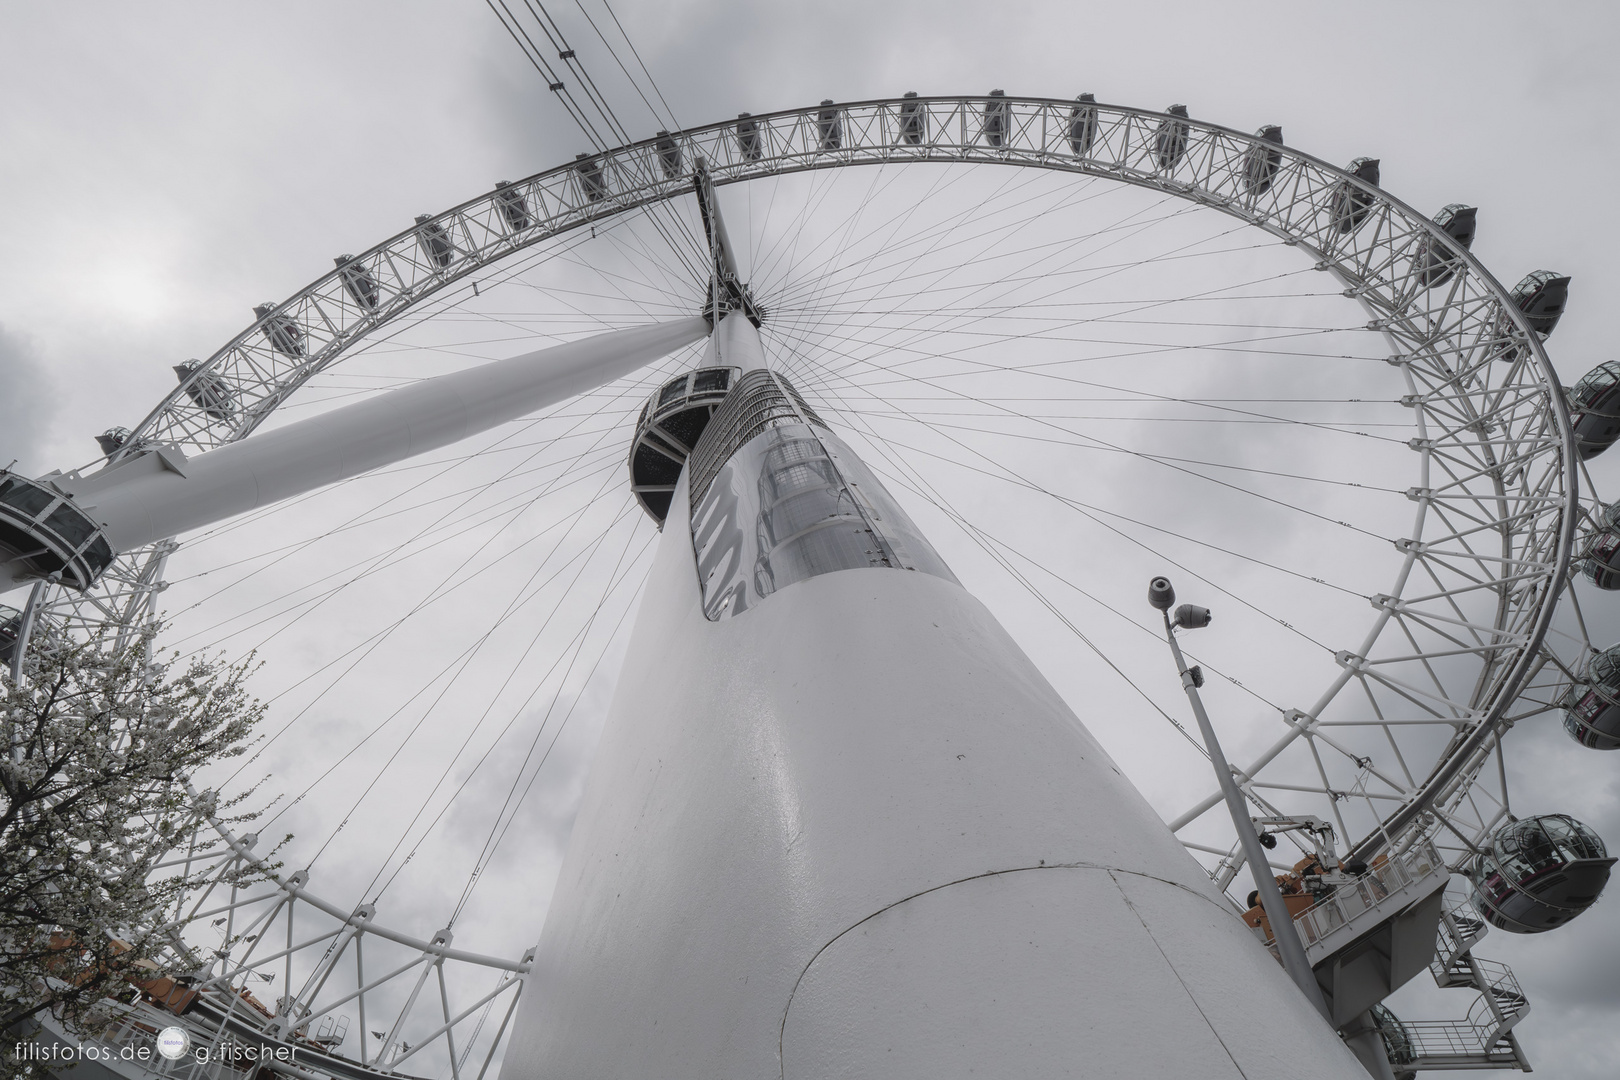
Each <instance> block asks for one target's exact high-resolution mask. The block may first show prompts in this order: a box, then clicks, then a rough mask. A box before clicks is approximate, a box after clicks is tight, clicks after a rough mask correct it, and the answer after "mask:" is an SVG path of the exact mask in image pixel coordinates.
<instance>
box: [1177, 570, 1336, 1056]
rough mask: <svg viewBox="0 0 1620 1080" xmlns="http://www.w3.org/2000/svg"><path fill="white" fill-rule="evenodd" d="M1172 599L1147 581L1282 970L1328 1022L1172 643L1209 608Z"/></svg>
mask: <svg viewBox="0 0 1620 1080" xmlns="http://www.w3.org/2000/svg"><path fill="white" fill-rule="evenodd" d="M1175 602H1176V591H1175V589H1173V588H1171V587H1170V579H1169V578H1167V577H1156V578H1154V579H1153V580H1152V581H1150V582H1149V583H1148V603H1150V604H1152V605H1153V606H1154V607H1156V608H1158V609H1159V611H1160V612H1161V613H1162V614H1163V615H1164V636H1165V639H1166V640H1167V641H1169V642H1170V652H1171V653H1172V654H1173V655H1174V656H1175V658H1176V670H1178V671H1179V672H1181V685H1182V688H1183V689H1185V690H1186V691H1187V700H1188V701H1190V702H1191V703H1192V710H1193V715H1194V716H1195V717H1197V718H1198V730H1199V731H1201V732H1202V733H1203V736H1204V748H1205V749H1206V750H1208V751H1209V763H1210V764H1211V765H1212V766H1214V769H1215V778H1216V779H1217V780H1219V781H1220V785H1221V794H1223V795H1224V796H1225V797H1226V808H1227V810H1229V811H1230V812H1231V814H1232V826H1233V827H1234V828H1235V829H1236V830H1237V835H1238V842H1239V843H1241V844H1242V845H1243V855H1244V857H1245V858H1246V859H1247V860H1248V862H1249V871H1250V873H1252V874H1253V875H1254V887H1255V890H1256V891H1257V892H1258V893H1259V894H1260V905H1261V907H1263V908H1264V909H1265V912H1266V918H1267V919H1269V920H1270V921H1271V936H1272V939H1273V940H1275V941H1276V943H1277V952H1278V954H1279V955H1280V956H1281V957H1282V963H1283V968H1284V969H1285V970H1286V971H1287V972H1288V975H1289V978H1291V979H1293V980H1294V985H1296V986H1298V987H1299V991H1300V993H1302V994H1304V995H1305V998H1306V1000H1307V1001H1309V1002H1310V1003H1311V1004H1312V1005H1315V1006H1316V1009H1317V1011H1318V1012H1320V1013H1321V1014H1322V1018H1323V1019H1324V1020H1327V1021H1328V1023H1329V1024H1330V1025H1331V1024H1332V1022H1333V1018H1332V1016H1331V1014H1330V1013H1329V1012H1328V1007H1327V1002H1326V1001H1325V1000H1323V998H1322V988H1321V987H1320V986H1318V985H1317V982H1316V976H1315V975H1313V974H1311V965H1310V961H1308V960H1306V959H1305V946H1304V945H1302V944H1301V943H1300V940H1299V929H1298V928H1297V927H1295V925H1294V920H1293V917H1292V916H1290V915H1289V914H1288V907H1287V905H1286V904H1284V903H1283V897H1282V890H1280V889H1278V888H1277V879H1276V878H1274V877H1272V876H1271V868H1270V866H1269V864H1267V862H1266V853H1265V849H1264V848H1263V847H1261V846H1260V835H1259V833H1257V832H1256V831H1255V828H1254V823H1253V822H1252V821H1250V820H1249V815H1248V812H1247V811H1246V810H1245V809H1244V806H1243V795H1242V793H1241V792H1240V791H1238V786H1237V782H1236V781H1234V780H1233V779H1232V768H1231V766H1229V765H1228V764H1227V763H1226V755H1225V754H1223V753H1222V752H1221V744H1220V742H1219V741H1218V740H1217V739H1216V738H1215V729H1214V728H1212V727H1211V726H1210V723H1209V714H1208V713H1206V712H1204V702H1203V699H1201V698H1200V697H1199V696H1198V688H1199V686H1201V685H1203V681H1204V680H1203V677H1202V672H1199V671H1197V670H1189V669H1188V667H1187V661H1186V660H1185V659H1184V658H1183V657H1182V655H1181V646H1180V644H1179V643H1177V641H1176V630H1177V629H1178V628H1179V629H1183V630H1197V629H1201V628H1202V627H1205V626H1208V625H1209V619H1210V615H1209V609H1208V608H1201V607H1196V606H1194V605H1192V604H1182V605H1181V606H1180V607H1178V608H1176V610H1175V614H1174V616H1173V617H1172V615H1171V612H1170V607H1171V605H1172V604H1174V603H1175Z"/></svg>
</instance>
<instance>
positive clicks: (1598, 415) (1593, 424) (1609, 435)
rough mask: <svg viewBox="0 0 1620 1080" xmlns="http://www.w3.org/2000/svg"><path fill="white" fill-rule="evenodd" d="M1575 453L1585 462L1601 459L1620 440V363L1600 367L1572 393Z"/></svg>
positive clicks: (1609, 363)
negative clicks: (1600, 455) (1599, 456)
mask: <svg viewBox="0 0 1620 1080" xmlns="http://www.w3.org/2000/svg"><path fill="white" fill-rule="evenodd" d="M1569 411H1570V422H1571V423H1572V424H1573V425H1574V428H1575V453H1576V454H1577V455H1578V456H1579V457H1580V459H1581V460H1582V461H1588V460H1590V459H1592V458H1595V457H1597V456H1598V455H1599V454H1601V453H1603V451H1605V450H1607V449H1608V448H1609V447H1611V446H1613V445H1614V444H1615V441H1616V440H1620V361H1615V360H1609V361H1607V362H1605V363H1602V364H1599V365H1598V366H1597V367H1595V368H1593V369H1592V370H1591V371H1588V372H1587V373H1586V374H1585V375H1584V376H1582V377H1581V381H1580V382H1578V383H1576V384H1575V386H1574V388H1573V389H1571V390H1570V392H1569Z"/></svg>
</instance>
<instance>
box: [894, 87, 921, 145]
mask: <svg viewBox="0 0 1620 1080" xmlns="http://www.w3.org/2000/svg"><path fill="white" fill-rule="evenodd" d="M905 96H906V100H904V101H902V102H901V103H900V141H901V142H904V143H909V144H910V145H912V146H916V145H917V144H918V143H920V142H922V141H923V139H925V138H927V136H928V114H927V113H926V112H924V111H923V105H922V102H920V101H918V100H917V91H915V90H907V91H906V95H905Z"/></svg>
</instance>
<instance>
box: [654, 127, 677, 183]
mask: <svg viewBox="0 0 1620 1080" xmlns="http://www.w3.org/2000/svg"><path fill="white" fill-rule="evenodd" d="M653 146H654V147H655V148H657V150H658V164H659V166H661V167H662V168H663V170H664V179H665V180H674V179H675V178H676V177H678V176H680V175H681V144H680V143H678V142H676V141H675V137H674V136H673V135H671V134H670V133H669V132H667V131H660V132H659V133H658V141H657V142H656V143H654V144H653Z"/></svg>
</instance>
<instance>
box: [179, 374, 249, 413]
mask: <svg viewBox="0 0 1620 1080" xmlns="http://www.w3.org/2000/svg"><path fill="white" fill-rule="evenodd" d="M201 369H202V364H201V363H200V362H198V361H196V360H187V361H186V362H185V363H183V364H176V365H174V374H175V376H176V377H177V378H178V379H179V380H180V385H181V386H182V387H183V388H184V389H185V392H186V396H187V397H188V398H190V399H191V403H192V404H193V405H195V406H197V408H199V409H201V410H202V411H203V412H204V413H206V414H207V415H209V416H211V417H213V418H214V419H215V420H229V419H230V418H231V417H232V416H234V415H236V405H235V404H234V403H233V402H232V400H231V389H230V387H229V386H228V385H226V383H225V380H224V379H222V378H220V376H219V375H218V374H217V373H215V372H212V371H203V370H201Z"/></svg>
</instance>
